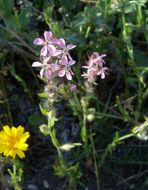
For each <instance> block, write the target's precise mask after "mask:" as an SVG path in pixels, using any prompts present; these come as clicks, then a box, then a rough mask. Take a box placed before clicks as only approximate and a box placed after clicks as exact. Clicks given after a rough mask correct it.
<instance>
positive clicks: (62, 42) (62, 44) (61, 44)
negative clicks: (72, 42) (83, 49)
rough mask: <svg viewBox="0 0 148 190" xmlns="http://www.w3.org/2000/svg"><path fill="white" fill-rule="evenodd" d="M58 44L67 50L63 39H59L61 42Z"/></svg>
mask: <svg viewBox="0 0 148 190" xmlns="http://www.w3.org/2000/svg"><path fill="white" fill-rule="evenodd" d="M57 44H58V45H59V46H60V47H62V48H65V40H64V39H63V38H59V42H58V43H57Z"/></svg>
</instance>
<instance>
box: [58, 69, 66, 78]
mask: <svg viewBox="0 0 148 190" xmlns="http://www.w3.org/2000/svg"><path fill="white" fill-rule="evenodd" d="M65 73H66V71H65V70H64V69H63V70H61V71H60V72H58V76H59V77H63V76H64V75H65Z"/></svg>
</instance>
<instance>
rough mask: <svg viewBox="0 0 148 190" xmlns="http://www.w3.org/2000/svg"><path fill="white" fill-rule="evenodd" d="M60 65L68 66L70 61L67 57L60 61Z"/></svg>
mask: <svg viewBox="0 0 148 190" xmlns="http://www.w3.org/2000/svg"><path fill="white" fill-rule="evenodd" d="M59 64H61V65H64V66H65V65H67V64H68V59H67V57H66V56H64V57H62V59H61V60H60V61H59Z"/></svg>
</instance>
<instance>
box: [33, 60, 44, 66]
mask: <svg viewBox="0 0 148 190" xmlns="http://www.w3.org/2000/svg"><path fill="white" fill-rule="evenodd" d="M41 66H42V63H40V62H39V61H35V62H33V64H32V67H41Z"/></svg>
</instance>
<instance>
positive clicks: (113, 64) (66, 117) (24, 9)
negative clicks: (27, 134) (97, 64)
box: [0, 0, 148, 190]
mask: <svg viewBox="0 0 148 190" xmlns="http://www.w3.org/2000/svg"><path fill="white" fill-rule="evenodd" d="M0 21H1V22H0V44H1V45H0V60H1V61H0V86H1V89H0V107H1V108H0V113H1V114H0V124H1V126H3V125H5V124H6V123H10V124H11V125H13V123H17V124H18V125H19V124H21V123H23V124H24V125H25V126H26V127H29V130H31V131H32V132H33V136H32V137H31V140H30V141H31V143H32V144H31V147H30V150H29V151H30V152H29V154H30V155H31V158H29V156H28V158H27V159H26V160H24V163H26V165H27V164H31V166H30V165H29V166H28V165H27V169H26V171H27V172H25V177H26V179H29V178H30V176H29V174H28V173H29V172H28V168H30V167H31V171H30V173H31V172H32V174H33V175H32V174H31V177H32V178H33V179H32V180H33V181H35V182H36V183H37V184H39V186H40V187H39V189H42V188H43V185H42V182H39V181H42V180H37V179H35V178H36V176H37V175H36V173H38V174H40V172H42V169H43V170H44V168H42V169H39V170H37V169H35V168H34V167H35V166H34V165H36V164H38V162H37V161H36V160H37V158H36V154H37V153H36V152H41V155H40V160H39V163H41V165H46V161H47V160H48V159H47V158H50V160H48V164H49V165H51V164H52V165H53V162H54V166H53V168H54V172H55V174H56V175H58V176H60V177H62V180H61V181H59V183H61V184H65V185H64V186H63V189H64V188H65V189H70V190H73V189H74V190H76V189H79V187H78V186H79V185H80V186H81V185H83V189H87V188H88V189H99V188H100V189H104V188H105V189H109V188H111V189H122V188H123V189H131V188H133V186H132V185H134V189H135V190H139V189H140V190H142V189H144V190H145V189H147V178H146V177H145V176H144V177H143V175H144V172H145V166H144V165H147V164H148V163H147V157H148V154H147V151H146V148H147V146H148V144H147V139H148V135H147V127H148V123H147V122H148V120H147V116H148V109H147V107H148V105H147V102H148V101H147V100H148V85H147V84H148V67H147V63H148V58H147V41H148V33H147V22H148V12H147V1H146V0H93V1H92V0H80V1H79V0H51V1H48V0H45V1H42V0H35V1H28V0H25V1H19V0H17V1H13V0H5V1H4V0H1V1H0ZM45 30H51V31H52V32H53V34H54V36H55V37H59V38H60V37H63V38H64V39H66V41H67V43H72V44H76V45H77V46H76V48H75V50H72V51H71V53H72V54H73V57H74V59H76V60H77V62H76V64H75V66H74V67H75V68H74V72H75V77H74V81H73V83H75V84H76V85H77V90H76V91H75V92H70V90H69V89H70V83H69V84H67V83H66V82H65V81H64V82H63V84H62V85H60V86H59V96H58V97H50V98H49V94H48V93H47V92H44V91H43V86H44V84H43V83H44V80H42V81H41V80H40V78H39V77H36V71H35V72H34V71H33V69H32V67H31V64H32V62H33V61H38V55H39V50H40V47H39V48H38V47H37V48H36V47H35V46H34V45H33V43H32V42H33V40H34V38H36V37H39V36H41V35H42V34H43V32H44V31H45ZM91 52H99V53H100V54H101V53H105V54H107V56H106V58H105V61H106V66H107V67H108V68H109V70H108V76H107V77H106V79H105V80H101V79H98V81H97V83H98V84H97V85H95V86H94V87H93V88H92V87H90V88H87V86H86V84H85V82H84V79H82V77H81V74H82V73H83V68H82V65H85V61H86V59H88V56H89V55H90V53H91ZM37 92H40V93H38V96H39V98H40V99H43V101H42V102H40V100H39V99H38V96H36V93H37ZM44 100H48V101H46V102H44ZM61 100H62V101H61ZM43 102H44V103H43ZM48 102H50V104H48ZM63 102H64V103H63ZM65 102H66V103H65ZM38 105H39V108H40V111H39V110H38V109H37V108H38ZM40 112H41V113H40ZM20 113H21V114H23V115H22V118H20ZM40 114H42V115H43V116H41V115H40ZM24 118H25V119H24ZM46 121H47V122H46ZM32 127H33V129H34V128H35V131H33V129H32ZM38 128H39V129H40V132H41V133H42V134H43V135H45V136H46V138H45V137H44V136H43V135H40V133H39V131H38ZM75 128H76V129H75ZM34 132H35V134H36V135H35V134H34ZM67 134H68V135H67ZM49 136H50V137H49ZM46 139H48V140H49V141H48V140H47V141H48V142H46ZM63 139H64V140H63ZM65 139H66V140H65ZM63 141H64V142H63ZM65 141H66V142H65ZM49 142H50V144H52V145H53V146H51V147H50V149H48V151H47V150H46V149H44V148H43V147H42V146H41V147H39V149H38V144H39V146H40V144H42V143H43V144H46V145H47V146H48V147H49V144H48V143H49ZM70 142H73V143H70ZM76 142H79V143H76ZM33 143H35V144H33ZM47 146H46V147H47ZM34 147H37V149H36V148H34ZM54 149H56V153H55V151H54ZM38 150H39V151H38ZM48 152H49V153H48ZM38 154H39V153H38ZM34 155H35V156H34ZM56 156H57V157H56ZM32 160H34V161H33V162H34V163H32ZM0 162H1V160H0ZM37 167H38V166H37ZM127 167H128V172H127V170H126V168H127ZM17 168H18V170H17V172H18V173H17V174H18V176H21V175H22V173H21V172H22V170H21V169H20V171H19V168H21V166H19V165H17ZM39 168H40V166H39ZM45 168H46V166H45ZM49 170H51V168H49ZM138 171H140V172H141V173H142V174H141V173H138ZM1 172H2V171H1ZM19 172H20V173H19ZM11 174H12V172H11ZM135 174H136V177H137V178H138V183H137V181H136V180H134V175H135ZM131 176H133V177H132V178H130V177H131ZM141 176H142V177H141ZM0 177H1V176H0ZM12 178H13V174H12ZM49 178H51V181H52V180H53V181H54V177H53V174H52V175H51V176H49V177H48V180H49ZM137 178H136V179H137ZM14 180H18V181H19V179H14ZM56 180H58V179H56ZM26 181H27V180H26ZM28 181H29V180H28ZM88 181H91V185H90V184H89V182H88ZM106 181H107V182H108V183H107V184H106ZM19 182H20V181H19ZM80 182H81V183H80ZM25 183H27V182H25V181H24V187H25V188H26V187H27V184H25ZM61 184H60V185H59V187H58V184H57V189H58V188H61V189H62V186H61ZM96 184H97V185H96ZM25 185H26V186H25ZM54 188H56V187H55V184H54Z"/></svg>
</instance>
